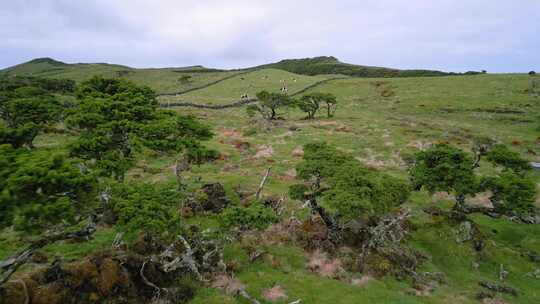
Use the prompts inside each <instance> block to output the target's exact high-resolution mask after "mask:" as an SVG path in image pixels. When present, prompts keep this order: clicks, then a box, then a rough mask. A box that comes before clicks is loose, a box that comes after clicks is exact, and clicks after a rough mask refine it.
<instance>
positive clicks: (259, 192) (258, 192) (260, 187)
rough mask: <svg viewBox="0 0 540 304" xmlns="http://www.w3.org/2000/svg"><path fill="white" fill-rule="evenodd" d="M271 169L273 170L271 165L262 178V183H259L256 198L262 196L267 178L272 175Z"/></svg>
mask: <svg viewBox="0 0 540 304" xmlns="http://www.w3.org/2000/svg"><path fill="white" fill-rule="evenodd" d="M270 170H272V167H269V168H268V169H266V174H264V177H263V179H262V180H261V184H260V185H259V189H257V193H256V194H255V198H256V199H257V200H259V199H260V198H261V193H262V190H263V188H264V184H266V180H267V179H268V176H269V175H270Z"/></svg>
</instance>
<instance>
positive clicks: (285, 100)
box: [246, 91, 293, 120]
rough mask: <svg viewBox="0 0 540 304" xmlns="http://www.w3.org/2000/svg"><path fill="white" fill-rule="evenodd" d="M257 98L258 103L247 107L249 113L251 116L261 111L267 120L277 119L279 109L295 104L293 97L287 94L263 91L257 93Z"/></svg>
mask: <svg viewBox="0 0 540 304" xmlns="http://www.w3.org/2000/svg"><path fill="white" fill-rule="evenodd" d="M257 99H258V102H257V103H255V104H251V105H249V106H248V107H247V109H246V110H247V113H248V115H250V116H253V115H255V114H256V113H259V114H260V115H261V116H262V117H263V118H264V119H266V120H274V119H277V118H278V109H280V108H287V107H290V106H292V105H293V101H292V99H291V98H290V97H289V96H288V95H286V94H280V93H269V92H267V91H261V92H259V93H257Z"/></svg>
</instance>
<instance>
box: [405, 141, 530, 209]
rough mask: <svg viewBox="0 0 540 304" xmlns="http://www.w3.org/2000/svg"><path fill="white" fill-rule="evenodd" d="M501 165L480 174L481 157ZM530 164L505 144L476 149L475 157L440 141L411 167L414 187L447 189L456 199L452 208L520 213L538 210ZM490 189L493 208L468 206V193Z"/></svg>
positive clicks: (420, 153)
mask: <svg viewBox="0 0 540 304" xmlns="http://www.w3.org/2000/svg"><path fill="white" fill-rule="evenodd" d="M482 157H485V159H486V160H487V161H488V162H490V163H492V165H494V166H496V167H498V168H499V171H500V173H496V174H493V175H487V176H486V175H479V174H477V173H476V172H475V168H477V167H479V166H480V164H481V162H480V160H481V158H482ZM529 170H530V165H529V164H528V162H527V161H526V160H524V159H522V158H521V157H520V156H519V154H518V153H516V152H513V151H511V150H510V149H508V148H507V147H506V146H504V145H494V146H491V147H489V148H487V149H481V150H478V149H477V150H476V160H473V158H472V157H471V156H470V155H469V154H468V153H466V152H464V151H463V150H461V149H459V148H456V147H453V146H450V145H448V144H438V145H435V146H433V147H431V148H429V149H428V150H426V151H421V152H418V153H417V154H416V155H415V161H414V165H413V166H412V167H411V169H410V170H409V173H410V177H411V181H412V182H413V185H414V186H415V189H417V190H419V189H421V188H422V187H424V188H425V189H427V190H428V191H429V192H431V193H433V192H436V191H446V192H448V193H451V194H453V195H454V196H455V198H456V204H455V205H454V208H453V210H454V211H456V212H458V213H461V214H467V213H473V212H483V213H486V214H505V215H520V216H521V217H522V218H524V217H527V215H528V214H530V213H534V212H536V210H535V209H536V208H535V206H534V199H535V196H536V186H535V184H534V183H533V182H532V180H531V178H530V177H529V176H528V175H527V171H529ZM488 190H489V191H491V193H492V195H491V197H490V200H491V202H492V204H493V208H485V207H474V206H467V205H466V204H465V198H466V196H467V195H471V196H474V195H475V194H477V193H481V192H484V191H488Z"/></svg>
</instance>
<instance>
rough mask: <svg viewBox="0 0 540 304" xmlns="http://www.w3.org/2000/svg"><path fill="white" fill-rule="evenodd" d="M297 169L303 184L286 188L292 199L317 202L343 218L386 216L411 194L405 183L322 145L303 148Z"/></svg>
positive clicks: (316, 144) (317, 144)
mask: <svg viewBox="0 0 540 304" xmlns="http://www.w3.org/2000/svg"><path fill="white" fill-rule="evenodd" d="M296 170H297V172H298V177H299V178H301V179H303V181H304V182H303V183H302V184H297V185H293V186H291V187H290V188H289V194H290V195H291V198H294V199H306V198H308V199H310V200H316V199H319V200H320V203H321V206H322V207H323V208H324V209H326V210H327V211H329V212H331V213H333V214H334V215H339V216H341V217H343V218H345V219H356V218H359V217H365V218H369V217H378V216H381V215H383V214H386V213H388V212H389V211H391V210H392V209H393V208H394V207H397V206H399V205H401V204H402V203H404V202H405V201H406V200H407V198H408V196H409V192H410V186H409V184H408V183H407V182H406V181H403V180H400V179H398V178H394V177H392V176H389V175H387V174H384V173H382V172H379V171H376V170H372V169H368V168H366V167H364V166H363V165H362V164H361V163H360V162H359V161H357V160H356V159H354V158H353V157H352V156H350V155H348V154H345V153H342V152H340V151H337V150H336V149H335V148H333V147H331V146H328V145H327V144H325V143H312V144H308V145H306V146H304V161H303V162H302V163H300V164H299V165H298V166H297V168H296Z"/></svg>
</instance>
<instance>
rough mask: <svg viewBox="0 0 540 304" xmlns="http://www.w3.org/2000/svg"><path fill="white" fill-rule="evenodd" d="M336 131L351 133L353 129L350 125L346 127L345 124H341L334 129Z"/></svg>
mask: <svg viewBox="0 0 540 304" xmlns="http://www.w3.org/2000/svg"><path fill="white" fill-rule="evenodd" d="M335 131H336V132H343V133H352V132H353V129H352V128H351V127H348V126H346V125H341V126H339V127H337V128H336V129H335Z"/></svg>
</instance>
